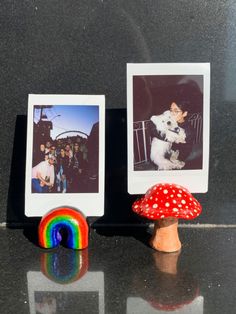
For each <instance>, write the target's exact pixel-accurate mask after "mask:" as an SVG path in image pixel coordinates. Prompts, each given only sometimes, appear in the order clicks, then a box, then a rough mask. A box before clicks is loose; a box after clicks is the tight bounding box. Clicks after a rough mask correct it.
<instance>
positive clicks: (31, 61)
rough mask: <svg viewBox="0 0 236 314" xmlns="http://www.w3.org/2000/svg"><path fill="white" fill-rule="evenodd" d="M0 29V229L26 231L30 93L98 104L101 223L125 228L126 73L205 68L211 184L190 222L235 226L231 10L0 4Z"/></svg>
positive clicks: (162, 0) (159, 3)
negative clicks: (153, 66)
mask: <svg viewBox="0 0 236 314" xmlns="http://www.w3.org/2000/svg"><path fill="white" fill-rule="evenodd" d="M0 25H1V28H0V60H1V62H0V64H1V66H0V72H1V75H0V104H1V107H0V108H1V114H0V126H1V136H0V147H1V162H0V196H1V197H0V222H6V221H8V222H9V223H10V224H13V223H21V222H27V221H28V219H25V218H24V215H23V193H24V186H23V185H24V166H25V165H24V158H25V136H26V133H25V132H26V113H27V97H28V94H29V93H35V94H37V93H38V94H46V93H49V94H80V93H82V94H86V93H88V94H105V95H106V107H107V174H106V176H107V178H106V181H107V183H108V182H109V186H106V191H107V193H106V212H105V216H104V218H103V219H102V220H101V221H103V222H104V223H112V222H121V223H125V222H132V221H136V220H135V219H136V218H135V217H134V216H133V214H132V213H130V206H131V204H132V201H133V199H134V197H131V196H129V195H128V194H127V193H126V157H122V156H125V155H126V122H125V119H126V110H125V108H126V63H128V62H210V63H211V139H210V140H211V144H210V150H211V156H210V179H209V180H210V181H209V192H208V193H207V194H202V195H196V197H197V198H198V199H199V201H200V202H201V203H202V205H203V214H202V215H201V217H200V218H199V219H198V221H197V222H200V223H219V224H220V223H225V224H234V223H236V211H235V208H236V202H235V201H236V176H235V174H236V166H235V147H236V141H235V138H236V132H235V117H236V106H235V105H236V57H235V51H236V1H233V0H228V1H227V0H215V1H203V0H198V1H193V0H191V1H188V0H176V1H172V0H117V1H116V0H110V1H109V0H100V1H98V0H66V1H59V0H50V1H45V0H22V1H16V0H14V1H13V0H12V1H11V0H9V1H7V0H3V1H1V3H0ZM116 140H117V141H118V142H119V141H120V144H121V145H120V147H118V148H117V147H115V148H114V147H113V145H114V143H115V141H116ZM112 154H113V156H112ZM108 155H109V156H108ZM108 158H110V159H112V160H113V161H109V160H108ZM117 182H118V183H117ZM107 185H108V184H107ZM117 199H118V200H119V202H118V203H117Z"/></svg>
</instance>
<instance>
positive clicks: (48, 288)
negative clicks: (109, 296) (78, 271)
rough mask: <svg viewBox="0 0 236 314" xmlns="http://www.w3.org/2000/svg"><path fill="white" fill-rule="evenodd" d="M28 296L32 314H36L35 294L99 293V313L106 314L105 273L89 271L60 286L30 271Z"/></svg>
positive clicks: (28, 275) (28, 274)
mask: <svg viewBox="0 0 236 314" xmlns="http://www.w3.org/2000/svg"><path fill="white" fill-rule="evenodd" d="M27 282H28V295H29V305H30V314H36V313H38V311H37V310H36V300H35V294H36V293H37V292H38V293H43V292H45V293H48V294H50V293H60V292H61V293H70V292H71V293H73V294H74V293H78V294H79V293H86V292H87V293H88V294H89V293H97V295H98V313H99V314H104V313H105V303H104V273H103V272H90V271H88V272H87V273H86V274H85V275H84V276H83V277H82V278H80V279H79V280H77V281H75V282H72V283H68V284H63V285H61V284H58V283H55V282H53V281H51V280H49V279H48V278H46V277H45V276H44V275H43V274H42V273H41V272H38V271H29V272H28V273H27Z"/></svg>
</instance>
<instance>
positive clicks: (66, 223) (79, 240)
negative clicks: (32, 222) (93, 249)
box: [38, 207, 88, 249]
mask: <svg viewBox="0 0 236 314" xmlns="http://www.w3.org/2000/svg"><path fill="white" fill-rule="evenodd" d="M62 229H64V230H66V233H67V241H66V245H67V247H69V248H72V249H84V248H86V247H87V246H88V224H87V221H86V219H85V217H84V216H83V215H82V214H81V213H80V212H79V211H77V210H75V209H72V208H69V207H63V208H57V209H54V210H52V211H50V212H49V213H47V214H46V215H44V216H43V217H42V219H41V222H40V224H39V230H38V231H39V244H40V246H41V247H43V248H53V247H56V246H58V245H59V244H60V242H61V238H62V236H61V234H60V230H62Z"/></svg>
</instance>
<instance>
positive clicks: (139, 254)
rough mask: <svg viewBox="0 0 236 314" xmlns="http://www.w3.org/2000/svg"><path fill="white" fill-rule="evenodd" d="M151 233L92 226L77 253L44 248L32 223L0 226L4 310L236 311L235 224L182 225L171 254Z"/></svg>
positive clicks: (112, 311) (1, 306) (30, 311)
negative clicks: (157, 247)
mask: <svg viewBox="0 0 236 314" xmlns="http://www.w3.org/2000/svg"><path fill="white" fill-rule="evenodd" d="M149 232H150V231H148V230H144V228H141V227H140V228H130V229H129V230H127V229H126V230H125V229H120V230H118V229H116V228H106V229H105V230H102V229H101V228H100V229H97V230H94V229H91V230H90V243H89V247H88V249H85V250H82V251H73V250H70V249H67V248H65V247H62V246H61V247H58V248H56V249H53V250H44V249H41V248H39V247H38V245H37V232H36V230H35V229H34V228H31V229H25V230H20V229H0V241H1V246H0V247H1V254H0V262H1V280H0V291H1V297H0V304H1V305H0V309H1V313H3V314H5V313H18V314H20V313H24V314H26V313H31V314H32V313H89V314H91V313H109V314H111V313H120V314H123V313H127V314H130V313H142V314H144V313H165V312H166V311H167V312H169V311H171V312H173V313H194V314H195V313H199V314H202V313H204V314H206V313H207V314H208V313H214V314H218V313H219V314H222V313H227V314H229V313H235V308H236V300H235V294H236V283H235V282H236V280H235V279H236V268H235V260H236V251H235V242H236V230H235V229H234V228H227V229H226V228H216V229H213V228H209V229H207V228H204V229H202V228H180V238H181V241H182V245H183V246H182V250H181V252H179V253H171V254H170V253H169V254H167V253H166V254H164V253H160V252H157V251H154V250H153V249H151V248H150V247H149V246H148V238H149Z"/></svg>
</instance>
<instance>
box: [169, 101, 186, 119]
mask: <svg viewBox="0 0 236 314" xmlns="http://www.w3.org/2000/svg"><path fill="white" fill-rule="evenodd" d="M170 112H171V114H172V116H173V118H174V119H175V121H176V122H177V123H183V122H184V121H185V118H186V117H187V115H188V111H183V110H181V108H180V107H178V105H177V104H176V103H175V102H172V103H171V105H170Z"/></svg>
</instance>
